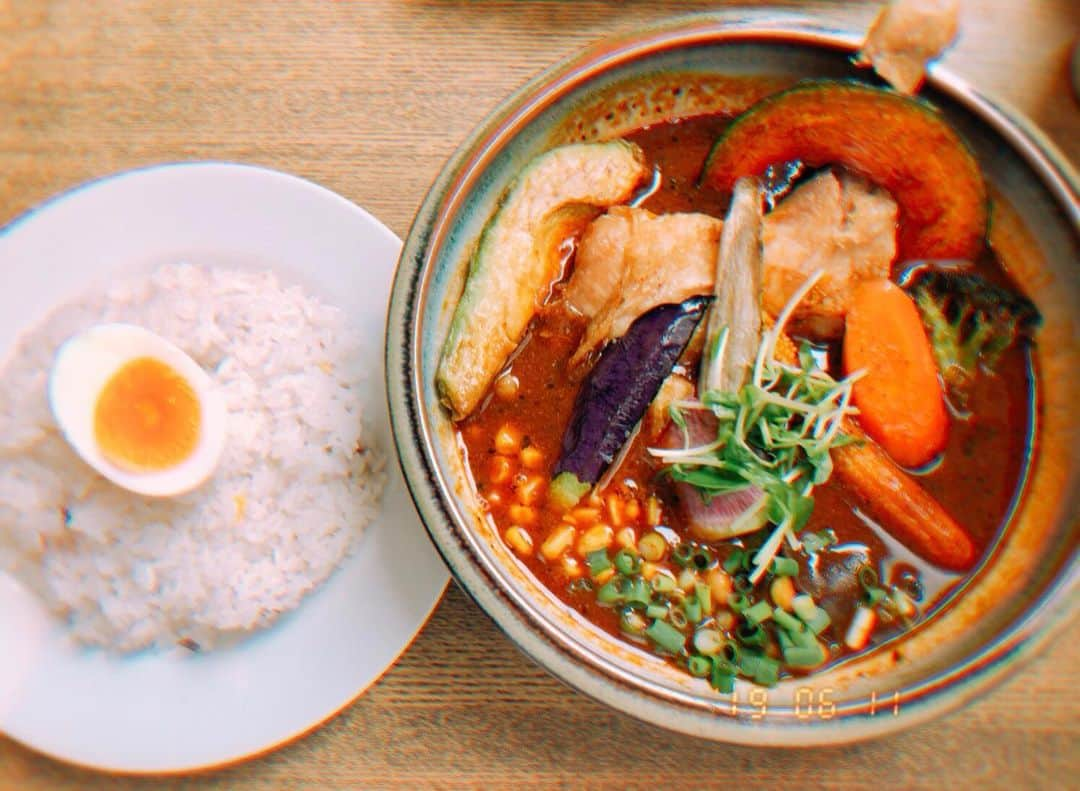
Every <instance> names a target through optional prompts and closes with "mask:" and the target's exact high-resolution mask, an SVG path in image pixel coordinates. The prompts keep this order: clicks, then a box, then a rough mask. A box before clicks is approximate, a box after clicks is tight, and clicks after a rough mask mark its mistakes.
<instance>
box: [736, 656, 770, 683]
mask: <svg viewBox="0 0 1080 791" xmlns="http://www.w3.org/2000/svg"><path fill="white" fill-rule="evenodd" d="M764 658H765V657H764V656H763V655H762V654H759V653H755V652H753V651H743V652H742V653H740V654H739V675H741V676H746V677H747V678H754V676H755V675H756V674H757V669H758V663H759V662H761V660H762V659H764Z"/></svg>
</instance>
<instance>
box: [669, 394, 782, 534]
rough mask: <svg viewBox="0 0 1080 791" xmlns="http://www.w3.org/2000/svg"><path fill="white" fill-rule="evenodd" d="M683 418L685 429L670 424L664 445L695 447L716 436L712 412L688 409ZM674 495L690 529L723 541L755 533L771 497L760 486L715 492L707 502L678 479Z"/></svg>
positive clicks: (695, 532)
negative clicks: (767, 496) (688, 445)
mask: <svg viewBox="0 0 1080 791" xmlns="http://www.w3.org/2000/svg"><path fill="white" fill-rule="evenodd" d="M683 419H684V422H685V423H686V432H685V433H684V432H683V429H681V428H679V427H678V426H676V425H675V424H674V423H673V424H671V425H670V426H668V428H667V430H666V431H665V432H664V436H663V440H662V444H663V446H664V447H666V448H678V447H682V446H683V445H684V444H685V443H687V442H689V444H690V446H691V447H693V446H696V445H704V444H706V443H709V442H713V441H714V440H715V439H716V431H717V421H716V417H715V415H713V413H712V412H709V411H707V410H693V411H687V412H684V413H683ZM675 494H676V495H677V496H678V498H679V509H680V510H681V511H682V514H683V517H684V518H685V519H686V523H687V524H688V525H689V527H690V532H691V533H692V534H693V535H694V537H695V538H699V539H701V540H703V541H722V540H724V539H726V538H734V537H735V536H741V535H745V534H746V533H752V532H754V531H755V530H759V529H761V528H762V527H763V526H764V525H765V523H766V522H767V521H768V500H767V498H766V496H765V492H764V491H763V490H762V489H761V488H759V487H757V486H747V487H746V488H745V489H739V490H738V491H735V492H726V493H724V494H716V495H714V496H713V497H711V498H709V500H708V501H706V500H705V498H704V497H702V496H701V491H700V490H699V489H698V488H697V487H695V486H693V485H692V484H689V483H683V482H679V483H676V484H675Z"/></svg>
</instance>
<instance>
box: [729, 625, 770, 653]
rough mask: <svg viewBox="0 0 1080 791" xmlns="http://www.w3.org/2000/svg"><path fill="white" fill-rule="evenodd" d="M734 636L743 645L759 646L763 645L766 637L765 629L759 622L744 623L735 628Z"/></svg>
mask: <svg viewBox="0 0 1080 791" xmlns="http://www.w3.org/2000/svg"><path fill="white" fill-rule="evenodd" d="M735 637H736V639H738V641H739V642H740V643H742V644H743V645H748V646H753V647H755V648H756V647H760V646H763V645H765V640H766V638H767V637H768V635H767V634H765V629H764V628H763V627H762V626H761V624H759V623H744V624H742V625H741V626H739V628H738V629H736V630H735Z"/></svg>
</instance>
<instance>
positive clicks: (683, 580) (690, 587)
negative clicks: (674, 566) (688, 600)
mask: <svg viewBox="0 0 1080 791" xmlns="http://www.w3.org/2000/svg"><path fill="white" fill-rule="evenodd" d="M676 582H677V583H678V584H679V587H680V588H682V590H683V594H684V595H685V594H689V593H693V592H694V586H695V585H697V583H698V578H697V574H695V573H694V569H693V568H692V567H690V566H687V567H686V568H684V569H683V570H682V571H680V572H679V576H678V577H677V578H676Z"/></svg>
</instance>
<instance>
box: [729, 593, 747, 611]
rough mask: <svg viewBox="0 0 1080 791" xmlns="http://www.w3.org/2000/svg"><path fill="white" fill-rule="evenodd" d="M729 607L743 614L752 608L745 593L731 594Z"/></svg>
mask: <svg viewBox="0 0 1080 791" xmlns="http://www.w3.org/2000/svg"><path fill="white" fill-rule="evenodd" d="M727 605H728V607H730V608H731V609H732V610H734V611H735V612H742V611H743V610H745V609H746V608H747V607H749V606H750V599H749V598H748V597H747V595H746V594H745V593H729V594H728V597H727Z"/></svg>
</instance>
